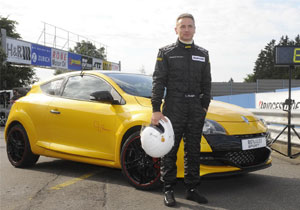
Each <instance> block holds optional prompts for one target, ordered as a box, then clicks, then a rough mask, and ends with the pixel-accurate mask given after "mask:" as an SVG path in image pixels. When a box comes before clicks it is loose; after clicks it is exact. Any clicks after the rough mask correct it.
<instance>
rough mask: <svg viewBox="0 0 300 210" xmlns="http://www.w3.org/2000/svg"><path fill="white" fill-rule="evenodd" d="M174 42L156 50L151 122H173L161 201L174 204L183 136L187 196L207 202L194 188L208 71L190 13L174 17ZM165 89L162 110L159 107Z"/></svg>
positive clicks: (197, 178) (208, 88)
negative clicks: (196, 40) (196, 39)
mask: <svg viewBox="0 0 300 210" xmlns="http://www.w3.org/2000/svg"><path fill="white" fill-rule="evenodd" d="M175 32H176V34H177V35H178V40H177V42H176V43H174V44H171V45H168V46H166V47H163V48H161V49H160V50H159V53H158V57H157V61H156V66H155V71H154V74H153V89H152V108H153V114H152V119H151V121H152V124H154V125H157V124H158V122H159V120H161V119H163V120H166V119H165V117H164V116H167V117H168V118H169V119H170V120H171V123H172V125H173V129H174V133H175V144H174V147H173V148H172V150H171V151H170V152H169V153H168V154H167V155H165V156H164V157H163V158H162V166H161V179H162V181H163V183H164V196H165V197H164V203H165V205H166V206H175V205H176V201H175V198H174V191H173V187H174V185H175V184H176V176H177V166H176V160H177V151H178V147H179V143H180V141H181V139H182V138H183V140H184V170H185V171H184V184H185V187H186V190H187V191H186V198H187V199H188V200H193V201H196V202H198V203H207V200H206V198H205V197H203V196H201V195H200V194H199V192H198V190H197V186H198V185H199V184H200V175H199V173H200V141H201V136H202V129H203V124H204V120H205V116H206V112H207V109H208V106H209V103H210V91H211V74H210V63H209V56H208V51H207V50H205V49H203V48H201V47H199V46H197V45H195V44H194V41H193V37H194V34H195V20H194V17H193V16H192V15H191V14H186V13H185V14H182V15H180V16H179V17H178V18H177V21H176V27H175ZM165 89H166V97H165V102H164V105H163V111H162V112H161V110H160V107H161V104H162V99H163V96H164V93H165Z"/></svg>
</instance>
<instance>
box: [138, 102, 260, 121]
mask: <svg viewBox="0 0 300 210" xmlns="http://www.w3.org/2000/svg"><path fill="white" fill-rule="evenodd" d="M135 98H136V100H137V102H138V103H139V104H140V105H141V106H146V107H151V100H150V99H148V98H143V97H135ZM206 118H208V119H211V120H215V121H217V122H245V121H248V122H255V121H257V120H258V119H257V118H256V117H255V116H254V115H253V114H252V112H250V111H248V110H247V109H245V108H242V107H240V106H236V105H233V104H228V103H225V102H221V101H215V100H212V101H211V103H210V105H209V109H208V113H207V117H206Z"/></svg>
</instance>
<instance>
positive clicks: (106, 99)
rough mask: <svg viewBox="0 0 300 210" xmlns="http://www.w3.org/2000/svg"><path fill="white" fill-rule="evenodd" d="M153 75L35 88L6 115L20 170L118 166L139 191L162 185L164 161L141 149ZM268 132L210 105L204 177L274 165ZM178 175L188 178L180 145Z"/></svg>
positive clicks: (60, 79) (88, 77)
mask: <svg viewBox="0 0 300 210" xmlns="http://www.w3.org/2000/svg"><path fill="white" fill-rule="evenodd" d="M151 89H152V77H151V76H146V75H140V74H129V73H122V72H112V71H102V72H101V71H85V72H72V73H66V74H61V75H58V76H55V77H53V78H52V79H51V80H49V81H45V82H41V83H39V84H36V85H33V87H32V88H31V90H30V91H29V93H28V94H27V95H26V96H24V97H22V98H20V99H18V100H17V101H16V102H15V103H14V105H13V107H12V109H11V111H10V114H9V117H8V120H7V123H6V127H5V140H6V143H7V154H8V158H9V161H10V162H11V164H12V165H13V166H15V167H19V168H23V167H30V166H33V165H34V164H35V163H36V162H37V160H38V158H39V156H40V155H43V156H48V157H56V158H62V159H67V160H72V161H78V162H84V163H89V164H95V165H100V166H107V167H113V168H121V169H122V172H123V174H124V175H125V177H126V179H127V180H128V181H129V183H130V184H131V185H133V186H134V187H136V188H138V189H145V190H146V189H152V188H155V187H157V186H159V185H160V159H158V158H151V157H150V156H148V155H146V154H145V152H144V151H143V149H142V148H141V142H140V130H141V128H142V126H144V125H148V124H149V122H150V119H151V114H152V108H151V102H150V98H151ZM267 143H268V131H267V128H266V126H265V125H264V123H263V122H262V121H260V120H259V119H257V118H256V117H255V116H254V115H253V114H252V113H250V112H249V111H247V110H245V109H243V108H240V107H238V106H234V105H230V104H226V103H222V102H217V101H212V103H211V105H210V107H209V110H208V114H207V119H206V121H205V125H204V130H203V137H202V141H201V153H202V156H201V167H200V173H201V176H215V175H226V174H237V173H242V172H250V171H254V170H259V169H262V168H266V167H269V166H271V158H270V149H269V148H268V146H267ZM177 165H178V173H177V176H178V178H181V177H183V176H184V167H183V145H182V144H181V146H180V149H179V152H178V161H177Z"/></svg>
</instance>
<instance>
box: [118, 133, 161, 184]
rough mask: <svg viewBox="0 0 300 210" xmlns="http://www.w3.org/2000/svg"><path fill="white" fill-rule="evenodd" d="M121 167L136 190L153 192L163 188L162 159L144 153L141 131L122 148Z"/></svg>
mask: <svg viewBox="0 0 300 210" xmlns="http://www.w3.org/2000/svg"><path fill="white" fill-rule="evenodd" d="M121 166H122V173H123V175H124V176H125V177H126V179H127V181H128V182H129V183H130V184H131V185H132V186H134V187H135V188H137V189H139V190H151V189H155V188H158V187H160V186H161V181H160V159H159V158H152V157H150V156H149V155H147V154H146V153H145V152H144V150H143V149H142V147H141V140H140V132H139V131H137V132H135V133H133V134H132V135H131V136H129V138H128V139H127V140H126V141H125V143H124V145H123V146H122V152H121Z"/></svg>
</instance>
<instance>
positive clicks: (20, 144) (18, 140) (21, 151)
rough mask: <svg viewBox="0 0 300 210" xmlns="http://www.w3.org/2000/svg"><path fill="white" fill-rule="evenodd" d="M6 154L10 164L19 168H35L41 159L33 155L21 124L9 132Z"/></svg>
mask: <svg viewBox="0 0 300 210" xmlns="http://www.w3.org/2000/svg"><path fill="white" fill-rule="evenodd" d="M6 152H7V156H8V159H9V161H10V163H11V164H12V165H13V166H15V167H17V168H25V167H30V166H33V165H34V164H35V163H36V162H37V161H38V159H39V155H35V154H33V153H32V151H31V148H30V143H29V140H28V137H27V133H26V131H25V129H24V128H23V126H22V125H20V124H17V125H14V126H13V127H12V128H11V129H10V131H9V132H8V135H7V145H6Z"/></svg>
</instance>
